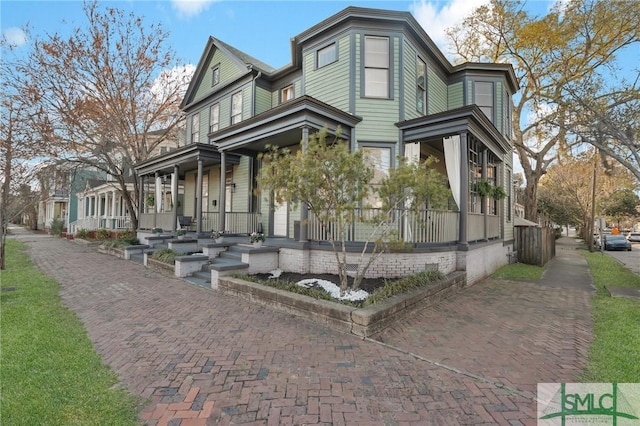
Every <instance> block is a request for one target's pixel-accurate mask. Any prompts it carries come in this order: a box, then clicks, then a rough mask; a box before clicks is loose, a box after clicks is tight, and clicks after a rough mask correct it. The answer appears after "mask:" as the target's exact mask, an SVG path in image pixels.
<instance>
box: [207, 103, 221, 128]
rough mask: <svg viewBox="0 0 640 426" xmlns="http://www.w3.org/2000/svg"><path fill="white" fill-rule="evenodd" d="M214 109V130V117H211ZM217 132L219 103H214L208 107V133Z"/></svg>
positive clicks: (218, 126)
mask: <svg viewBox="0 0 640 426" xmlns="http://www.w3.org/2000/svg"><path fill="white" fill-rule="evenodd" d="M216 107H217V108H216ZM214 108H216V110H217V112H216V115H215V119H216V120H215V127H216V128H215V129H214V128H213V127H214V120H213V118H214V116H213V110H214ZM218 130H220V103H219V102H216V103H215V104H213V105H211V106H210V107H209V133H213V132H217V131H218Z"/></svg>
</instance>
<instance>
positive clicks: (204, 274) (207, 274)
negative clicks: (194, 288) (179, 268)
mask: <svg viewBox="0 0 640 426" xmlns="http://www.w3.org/2000/svg"><path fill="white" fill-rule="evenodd" d="M202 269H205V267H203V268H202ZM206 269H207V270H206V271H205V270H203V271H198V272H194V273H193V275H192V276H193V277H194V278H199V279H201V280H203V281H204V282H205V283H211V270H209V268H208V265H207V267H206Z"/></svg>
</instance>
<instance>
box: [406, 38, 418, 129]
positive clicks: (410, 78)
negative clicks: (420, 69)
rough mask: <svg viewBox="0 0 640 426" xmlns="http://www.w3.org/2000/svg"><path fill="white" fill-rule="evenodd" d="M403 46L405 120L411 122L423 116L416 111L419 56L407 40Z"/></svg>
mask: <svg viewBox="0 0 640 426" xmlns="http://www.w3.org/2000/svg"><path fill="white" fill-rule="evenodd" d="M403 45H404V47H403V61H404V65H403V72H404V98H403V102H404V119H405V120H411V119H412V118H418V117H420V116H421V115H422V114H420V113H419V112H418V111H417V110H416V101H417V99H416V79H417V73H416V71H417V70H416V61H417V58H418V55H417V54H416V51H415V49H414V48H413V46H411V44H409V42H408V41H407V40H405V41H404V43H403Z"/></svg>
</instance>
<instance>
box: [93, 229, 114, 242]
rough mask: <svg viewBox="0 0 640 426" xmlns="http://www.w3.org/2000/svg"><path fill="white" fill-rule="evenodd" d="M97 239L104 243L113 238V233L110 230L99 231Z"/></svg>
mask: <svg viewBox="0 0 640 426" xmlns="http://www.w3.org/2000/svg"><path fill="white" fill-rule="evenodd" d="M96 238H97V239H99V240H102V241H104V240H108V239H110V238H111V231H109V230H108V229H98V230H97V231H96Z"/></svg>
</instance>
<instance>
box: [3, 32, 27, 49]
mask: <svg viewBox="0 0 640 426" xmlns="http://www.w3.org/2000/svg"><path fill="white" fill-rule="evenodd" d="M2 38H3V39H4V40H5V41H6V42H7V44H8V45H9V46H11V47H20V46H22V45H23V44H25V43H26V42H27V34H26V33H25V32H24V31H23V30H21V29H20V28H17V27H11V28H7V29H6V30H4V31H3V33H2Z"/></svg>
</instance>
